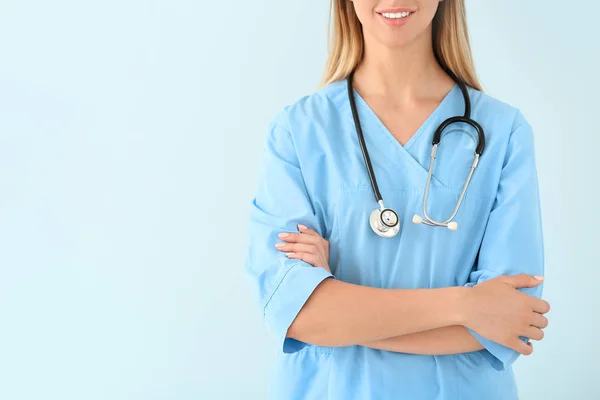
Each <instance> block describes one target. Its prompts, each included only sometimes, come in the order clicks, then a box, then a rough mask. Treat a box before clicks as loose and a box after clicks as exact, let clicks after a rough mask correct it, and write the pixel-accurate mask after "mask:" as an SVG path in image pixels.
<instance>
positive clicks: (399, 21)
mask: <svg viewBox="0 0 600 400" xmlns="http://www.w3.org/2000/svg"><path fill="white" fill-rule="evenodd" d="M413 14H414V12H413V13H411V14H410V15H409V16H408V17H404V18H393V19H392V18H386V17H384V16H383V15H381V14H377V15H379V18H381V19H382V20H383V22H385V23H386V24H388V25H389V26H402V25H404V24H406V23H407V22H408V20H409V19H410V17H412V16H413Z"/></svg>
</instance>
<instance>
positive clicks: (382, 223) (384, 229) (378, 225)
mask: <svg viewBox="0 0 600 400" xmlns="http://www.w3.org/2000/svg"><path fill="white" fill-rule="evenodd" d="M353 77H354V70H353V71H351V72H350V74H349V75H348V78H347V79H346V80H347V82H348V98H349V100H350V107H351V109H352V116H353V118H354V125H355V126H356V133H357V135H358V140H359V143H360V147H361V149H362V153H363V156H364V159H365V164H366V166H367V172H368V174H369V179H370V180H371V187H372V188H373V193H374V194H375V199H376V200H377V203H379V208H376V209H374V210H373V212H371V215H370V216H369V223H370V224H371V228H372V229H373V232H375V233H376V234H377V235H379V236H381V237H386V238H390V237H393V236H395V235H396V234H397V233H398V232H399V231H400V218H399V217H398V214H396V212H395V211H394V210H392V209H391V208H385V207H384V205H383V199H382V197H381V193H379V187H378V186H377V180H376V179H375V172H374V171H373V167H372V165H371V160H370V158H369V153H368V151H367V145H366V144H365V139H364V137H363V133H362V129H361V126H360V121H359V119H358V112H357V110H356V102H355V100H354V92H353V88H352V78H353ZM454 80H455V81H457V82H458V86H459V87H460V90H461V92H462V94H463V98H464V101H465V113H464V116H456V117H450V118H448V119H446V120H445V121H444V122H442V123H441V124H440V126H439V127H438V128H437V129H436V131H435V134H434V135H433V141H432V146H433V147H432V149H431V161H430V163H429V172H428V174H427V183H426V184H425V195H424V196H423V215H424V216H425V219H423V217H421V216H420V215H418V214H415V215H414V216H413V222H414V223H415V224H425V225H429V226H445V227H447V228H448V229H450V230H451V231H456V230H457V229H458V223H457V222H455V221H452V218H454V216H455V215H456V213H457V212H458V209H459V208H460V205H461V203H462V200H463V197H464V195H465V192H466V191H467V188H468V187H469V182H470V181H471V176H472V175H473V171H474V170H475V168H476V167H477V164H478V162H479V157H480V156H481V154H482V153H483V149H484V147H485V135H484V133H483V128H481V126H480V125H479V124H478V123H477V122H475V121H474V120H472V119H471V117H470V115H471V102H470V99H469V93H468V92H467V89H466V87H465V85H464V84H463V83H461V82H460V81H458V80H457V79H454ZM454 122H464V123H467V124H469V125H471V126H472V127H473V128H475V130H476V131H477V133H478V141H477V148H476V149H475V158H474V160H473V164H472V165H471V169H470V171H469V175H468V177H467V180H466V181H465V184H464V186H463V189H462V192H461V194H460V197H459V199H458V202H457V203H456V207H454V211H453V212H452V215H451V216H450V218H448V219H446V220H445V221H442V222H438V221H435V220H433V219H431V218H430V217H429V215H428V214H427V197H428V195H429V184H430V183H431V174H432V172H433V165H434V161H435V156H436V152H437V146H438V144H439V143H440V140H441V134H442V131H443V130H444V129H445V128H446V127H447V126H448V125H450V124H452V123H454Z"/></svg>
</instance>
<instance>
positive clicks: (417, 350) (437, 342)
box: [361, 325, 483, 355]
mask: <svg viewBox="0 0 600 400" xmlns="http://www.w3.org/2000/svg"><path fill="white" fill-rule="evenodd" d="M361 345H362V346H365V347H370V348H372V349H379V350H388V351H394V352H402V353H411V354H429V355H443V354H456V353H467V352H471V351H477V350H481V349H483V346H482V345H481V343H479V342H478V341H477V339H475V338H474V337H473V335H471V333H469V331H468V330H467V329H466V328H465V327H464V326H462V325H452V326H445V327H442V328H435V329H430V330H427V331H422V332H416V333H409V334H407V335H401V336H395V337H391V338H387V339H381V340H375V341H372V342H366V343H361Z"/></svg>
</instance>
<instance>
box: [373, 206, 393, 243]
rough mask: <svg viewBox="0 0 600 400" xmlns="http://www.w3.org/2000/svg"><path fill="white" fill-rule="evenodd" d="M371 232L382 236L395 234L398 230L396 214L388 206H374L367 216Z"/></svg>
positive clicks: (386, 236) (387, 236)
mask: <svg viewBox="0 0 600 400" xmlns="http://www.w3.org/2000/svg"><path fill="white" fill-rule="evenodd" d="M369 222H370V224H371V229H373V232H375V233H376V234H378V235H379V236H381V237H384V238H391V237H393V236H396V234H398V232H399V231H400V219H399V218H398V214H396V212H395V211H394V210H392V209H390V208H383V209H382V208H376V209H374V210H373V212H372V213H371V216H370V217H369Z"/></svg>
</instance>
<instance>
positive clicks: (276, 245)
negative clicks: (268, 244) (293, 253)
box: [275, 243, 285, 248]
mask: <svg viewBox="0 0 600 400" xmlns="http://www.w3.org/2000/svg"><path fill="white" fill-rule="evenodd" d="M283 246H285V243H275V247H277V248H279V247H283Z"/></svg>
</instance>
